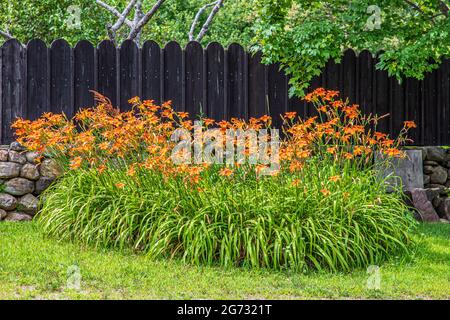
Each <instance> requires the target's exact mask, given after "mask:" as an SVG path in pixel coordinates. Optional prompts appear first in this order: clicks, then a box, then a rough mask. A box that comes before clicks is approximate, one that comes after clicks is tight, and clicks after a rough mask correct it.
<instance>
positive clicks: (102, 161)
mask: <svg viewBox="0 0 450 320" xmlns="http://www.w3.org/2000/svg"><path fill="white" fill-rule="evenodd" d="M337 95H338V93H337V92H335V91H326V90H324V89H318V90H316V91H315V92H313V93H312V94H310V95H308V96H307V97H306V99H307V100H308V101H311V102H313V103H314V104H315V105H316V107H317V110H318V114H319V116H318V117H315V118H310V119H307V120H301V119H299V118H298V117H297V116H296V114H295V113H293V112H290V113H287V114H285V115H283V122H284V125H283V132H284V139H283V140H282V142H281V148H280V160H279V166H280V167H279V170H278V171H276V172H273V173H272V174H271V175H266V176H264V175H261V174H259V173H260V171H261V170H262V168H263V166H262V165H261V164H248V163H243V164H242V163H234V164H233V165H230V166H227V167H226V166H223V165H218V164H196V165H176V164H175V163H174V162H173V161H171V158H170V151H171V150H172V148H173V147H174V145H175V144H174V142H172V141H170V136H171V135H172V133H173V132H174V130H175V129H176V128H180V127H182V128H186V129H187V130H191V129H192V121H191V120H189V119H188V116H189V115H188V114H186V113H183V112H175V111H173V110H172V108H171V107H170V104H169V103H167V104H164V105H163V106H161V107H159V106H156V105H154V104H153V102H152V101H144V102H141V101H140V100H139V99H137V98H134V99H132V100H130V102H131V103H132V104H133V110H132V111H130V112H123V113H120V112H119V111H117V110H116V109H114V108H112V106H111V104H110V103H109V101H108V100H107V99H106V98H103V97H101V96H99V95H97V99H98V101H99V105H98V106H97V107H96V108H92V109H86V110H82V111H80V112H79V113H78V114H77V115H76V116H75V118H74V119H72V120H68V119H66V118H65V117H64V116H62V115H53V114H45V115H43V117H42V118H40V119H38V120H36V121H27V120H18V121H17V122H16V123H15V124H14V128H16V134H17V135H18V138H19V141H20V142H21V143H23V144H24V145H26V146H27V147H28V148H31V149H33V150H37V151H39V152H41V153H43V152H47V153H49V154H51V155H53V156H54V157H55V158H56V159H58V161H60V163H61V164H62V165H63V166H64V167H65V168H66V174H65V175H64V177H63V178H62V179H61V180H60V181H59V182H58V183H57V184H55V185H54V186H53V187H51V188H50V189H48V190H47V191H46V193H45V197H44V201H43V208H42V210H41V212H40V215H39V221H40V225H41V226H42V227H43V229H44V231H45V232H46V233H47V234H48V235H51V236H55V237H58V238H60V239H69V240H73V241H80V242H82V243H88V244H93V245H96V246H102V247H116V248H121V249H128V248H132V249H134V250H137V251H144V252H146V253H148V254H149V255H151V256H152V257H153V258H155V259H158V258H168V257H170V258H181V259H183V260H184V261H186V262H188V263H194V264H198V265H205V264H206V265H214V264H219V265H222V266H249V267H256V268H258V267H265V268H271V269H283V268H289V269H293V270H298V271H302V270H308V269H319V270H320V269H326V270H332V271H337V270H343V271H348V270H351V269H354V268H358V267H365V266H367V265H370V264H376V263H381V262H382V261H384V260H386V259H388V258H389V257H390V256H392V255H397V254H407V253H408V252H409V247H410V246H409V245H410V243H411V240H410V237H409V233H410V231H411V229H412V228H413V227H414V222H413V219H412V217H411V216H410V215H409V213H408V208H407V207H406V206H405V205H404V203H403V202H402V194H401V190H394V192H391V193H388V192H387V190H386V184H385V182H384V181H383V180H382V179H380V177H379V176H378V175H377V172H376V170H375V169H374V167H373V164H372V160H373V155H374V153H375V152H381V153H384V154H386V155H388V156H403V153H402V151H400V150H399V149H398V147H399V145H400V144H401V143H403V142H404V141H405V139H406V133H407V130H408V129H409V128H411V127H414V124H413V123H412V122H405V127H404V129H403V130H402V131H401V132H400V135H399V137H398V138H397V139H395V140H394V139H391V138H390V137H389V136H387V135H386V134H383V133H380V132H377V131H375V129H376V124H377V122H378V120H379V118H378V117H375V116H363V115H362V114H361V113H360V111H359V109H358V106H356V105H348V103H347V102H344V101H342V100H339V99H337V98H336V97H337ZM202 124H203V126H204V127H205V128H207V127H211V126H213V125H215V126H217V127H219V128H220V129H221V130H222V131H225V130H226V129H227V128H235V129H237V128H240V129H249V128H253V129H260V128H269V129H270V127H271V118H270V117H268V116H264V117H261V118H259V119H250V121H249V122H248V123H247V122H244V121H242V120H238V119H232V120H231V121H230V122H226V121H221V122H219V123H216V122H214V121H213V120H211V119H202ZM77 128H78V129H77ZM248 148H249V146H247V147H246V150H244V151H245V152H247V151H248Z"/></svg>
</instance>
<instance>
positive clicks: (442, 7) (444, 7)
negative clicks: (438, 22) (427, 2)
mask: <svg viewBox="0 0 450 320" xmlns="http://www.w3.org/2000/svg"><path fill="white" fill-rule="evenodd" d="M439 10H441V12H442V14H443V15H444V16H445V17H448V5H447V4H446V3H445V2H444V1H439Z"/></svg>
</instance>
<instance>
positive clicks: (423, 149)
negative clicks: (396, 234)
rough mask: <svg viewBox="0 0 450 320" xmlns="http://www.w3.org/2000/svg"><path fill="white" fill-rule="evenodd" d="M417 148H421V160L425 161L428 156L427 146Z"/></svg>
mask: <svg viewBox="0 0 450 320" xmlns="http://www.w3.org/2000/svg"><path fill="white" fill-rule="evenodd" d="M419 150H422V161H425V160H426V159H427V156H428V150H427V148H419Z"/></svg>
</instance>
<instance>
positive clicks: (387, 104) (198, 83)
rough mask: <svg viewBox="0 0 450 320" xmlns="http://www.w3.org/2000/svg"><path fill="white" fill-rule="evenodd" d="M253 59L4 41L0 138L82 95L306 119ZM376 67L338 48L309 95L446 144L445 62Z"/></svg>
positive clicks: (423, 141)
mask: <svg viewBox="0 0 450 320" xmlns="http://www.w3.org/2000/svg"><path fill="white" fill-rule="evenodd" d="M260 60H261V57H260V54H256V55H252V54H249V53H247V52H246V51H245V50H244V49H243V48H242V47H241V46H240V45H237V44H232V45H230V46H229V47H228V48H226V49H224V48H223V47H222V46H221V45H220V44H218V43H211V44H209V45H208V46H207V47H206V48H202V47H201V46H200V44H198V43H196V42H191V43H189V44H188V45H187V46H186V47H185V49H182V48H181V47H180V45H179V44H177V43H176V42H170V43H168V44H167V45H166V46H165V47H164V48H160V47H159V46H158V44H157V43H155V42H153V41H148V42H145V43H144V45H143V46H142V48H138V47H137V46H136V45H135V44H134V43H133V42H131V41H125V42H124V43H123V44H122V45H121V46H120V48H116V47H115V46H114V45H113V44H112V43H111V42H110V41H103V42H101V43H100V44H99V45H98V47H94V46H93V45H92V44H91V43H89V42H87V41H80V42H79V43H78V44H77V45H76V46H75V47H74V48H71V47H70V46H69V44H68V43H67V42H66V41H64V40H56V41H54V42H53V43H52V44H51V47H50V48H48V47H47V46H46V44H45V43H44V42H43V41H41V40H39V39H35V40H31V41H30V42H29V43H28V44H27V45H26V46H23V45H22V44H20V43H19V42H18V41H16V40H9V41H7V42H5V43H4V44H3V46H2V47H1V49H0V65H1V68H0V110H1V117H0V121H1V124H0V126H1V132H0V138H1V141H2V143H8V142H10V141H11V140H13V138H14V137H13V134H12V131H11V130H10V124H11V122H12V121H13V120H14V119H15V118H16V117H26V118H30V119H34V118H36V117H38V116H39V115H41V114H42V113H43V112H46V111H52V112H61V111H63V112H64V113H66V114H67V115H68V116H71V115H73V114H74V112H76V110H78V109H79V108H83V107H87V106H92V105H93V96H92V94H91V93H90V92H89V90H96V91H98V92H100V93H102V94H104V95H106V96H108V97H109V98H110V99H111V100H112V102H113V103H114V104H115V105H118V106H120V108H121V109H122V110H127V109H128V108H129V105H128V103H127V100H128V99H129V98H131V97H134V96H140V97H142V98H143V99H154V100H156V101H157V102H161V101H165V100H172V101H173V103H174V107H175V108H176V109H177V110H180V111H188V112H190V113H191V114H192V115H198V114H200V113H202V114H204V115H206V116H208V117H211V118H215V119H229V118H231V117H238V118H249V117H254V116H261V115H263V114H267V113H268V114H270V115H272V116H273V117H274V119H279V117H278V115H279V114H281V113H284V112H286V111H297V112H299V114H300V115H302V116H305V117H307V116H311V115H313V114H314V110H313V108H312V107H311V106H308V105H307V104H306V103H304V102H303V101H301V100H299V99H296V98H294V99H289V98H288V84H287V82H288V79H287V77H286V76H285V75H284V74H283V72H281V71H279V68H278V66H277V65H269V66H265V65H263V64H261V62H260ZM376 62H377V60H376V58H374V57H373V56H372V55H371V54H370V53H369V52H367V51H363V52H362V53H360V54H359V55H356V54H355V53H354V52H353V51H352V50H348V51H346V53H345V55H344V58H343V59H342V62H341V63H340V64H335V63H334V62H333V61H330V62H329V63H328V64H327V66H326V68H325V70H324V71H323V73H322V75H321V76H319V77H317V78H316V79H314V80H313V81H312V83H311V89H312V88H316V87H325V88H328V89H337V90H340V91H341V92H342V95H343V96H345V97H348V98H349V99H350V101H352V102H355V103H359V104H360V105H361V107H362V108H363V110H364V111H365V112H368V113H369V112H371V113H376V114H379V115H382V114H386V113H390V114H391V116H390V117H389V118H386V119H385V120H384V121H383V122H382V123H381V124H380V127H381V128H380V130H383V131H386V132H390V133H392V134H394V135H395V133H396V132H398V131H399V130H400V128H401V127H402V123H403V121H404V120H414V121H416V123H417V124H418V128H417V129H416V130H414V132H412V138H413V139H414V141H415V144H418V145H450V61H449V60H445V61H444V62H443V64H442V65H441V67H440V68H439V69H438V70H436V71H435V72H433V73H430V74H427V75H426V78H425V80H423V81H418V80H415V79H406V80H405V81H404V82H403V84H401V85H400V84H399V83H398V82H397V80H395V79H394V78H390V77H388V75H387V73H386V72H384V71H378V70H376V69H375V64H376ZM275 125H279V120H276V121H275Z"/></svg>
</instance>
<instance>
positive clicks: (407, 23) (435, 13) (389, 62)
mask: <svg viewBox="0 0 450 320" xmlns="http://www.w3.org/2000/svg"><path fill="white" fill-rule="evenodd" d="M257 2H258V3H257V5H258V19H257V23H256V39H257V41H258V44H259V46H258V49H259V48H261V49H262V50H263V53H264V61H265V62H266V63H271V62H275V61H279V62H281V64H282V67H283V68H284V69H285V71H286V72H287V73H288V74H289V75H290V77H291V85H292V87H291V94H292V95H303V94H304V91H305V89H306V88H307V86H308V83H309V81H310V80H311V79H312V78H313V77H314V76H315V75H318V74H320V72H321V70H322V68H323V67H324V66H325V64H326V62H327V61H328V60H329V59H335V60H336V61H339V60H340V58H341V57H342V55H343V52H344V51H345V49H347V48H352V49H354V50H356V51H361V50H364V49H368V50H370V51H371V52H373V53H380V54H379V58H380V60H379V63H378V64H377V67H378V68H379V69H383V70H387V71H388V72H389V74H390V75H392V76H396V77H397V78H398V79H399V80H401V79H402V77H404V76H407V77H415V78H418V79H422V78H423V76H424V74H425V73H426V72H428V71H431V70H433V69H434V68H436V67H437V66H438V65H439V63H440V61H441V59H442V57H444V56H448V55H449V51H450V34H449V31H450V28H449V27H450V19H449V14H448V9H449V5H450V1H439V0H414V1H413V0H411V1H409V0H378V1H377V2H376V6H374V2H373V1H372V0H353V1H344V0H334V1H320V0H258V1H257Z"/></svg>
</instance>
